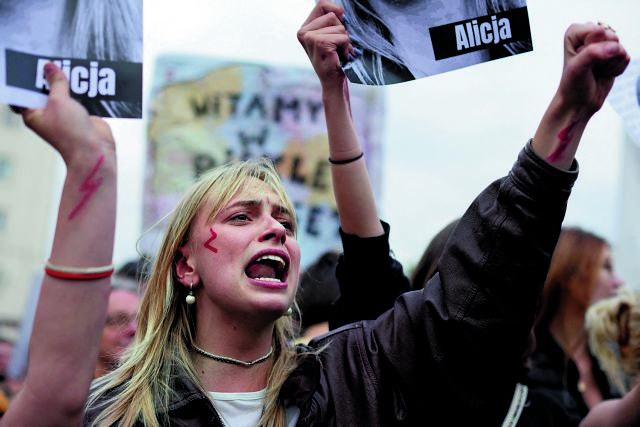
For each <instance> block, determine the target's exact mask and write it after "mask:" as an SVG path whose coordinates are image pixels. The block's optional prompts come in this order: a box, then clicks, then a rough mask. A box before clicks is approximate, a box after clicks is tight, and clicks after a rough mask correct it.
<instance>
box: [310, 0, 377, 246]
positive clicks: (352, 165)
mask: <svg viewBox="0 0 640 427" xmlns="http://www.w3.org/2000/svg"><path fill="white" fill-rule="evenodd" d="M343 20H344V15H343V11H342V9H341V8H340V7H339V6H338V5H336V4H334V3H331V2H329V1H327V0H320V1H319V2H318V3H317V4H316V6H315V7H314V8H313V10H312V12H311V14H310V15H309V17H308V18H307V20H306V21H305V22H304V24H303V25H302V27H301V28H300V30H299V31H298V40H299V41H300V43H301V44H302V46H303V47H304V49H305V51H306V52H307V55H308V56H309V59H310V60H311V64H312V65H313V68H314V70H315V71H316V74H317V75H318V78H319V79H320V84H321V86H322V102H323V105H324V113H325V119H326V122H327V133H328V136H329V158H330V160H329V161H330V162H331V177H332V182H333V191H334V194H335V198H336V203H337V205H338V212H339V214H340V226H341V227H342V230H343V231H344V232H346V233H349V234H355V235H357V236H360V237H371V236H380V235H382V234H383V229H382V226H381V224H380V219H379V216H378V211H377V209H376V203H375V198H374V196H373V190H372V188H371V181H370V180H369V175H368V172H367V167H366V164H365V162H364V157H361V154H362V147H361V146H360V141H359V140H358V136H357V134H356V130H355V126H354V124H353V118H352V117H351V106H350V103H349V85H348V80H347V77H346V76H345V74H344V72H343V71H342V68H341V67H340V63H341V62H343V61H346V60H348V58H349V57H350V56H351V57H352V56H353V55H354V54H355V51H354V49H353V46H352V45H351V42H350V40H349V35H348V33H347V30H346V29H345V27H344V25H343V24H342V21H343Z"/></svg>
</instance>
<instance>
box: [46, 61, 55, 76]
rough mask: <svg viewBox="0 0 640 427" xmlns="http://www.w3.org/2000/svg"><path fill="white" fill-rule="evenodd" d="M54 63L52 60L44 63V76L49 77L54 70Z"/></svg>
mask: <svg viewBox="0 0 640 427" xmlns="http://www.w3.org/2000/svg"><path fill="white" fill-rule="evenodd" d="M55 70H56V69H55V65H53V62H47V63H46V64H44V75H45V76H46V77H50V76H51V75H52V74H53V73H54V72H55Z"/></svg>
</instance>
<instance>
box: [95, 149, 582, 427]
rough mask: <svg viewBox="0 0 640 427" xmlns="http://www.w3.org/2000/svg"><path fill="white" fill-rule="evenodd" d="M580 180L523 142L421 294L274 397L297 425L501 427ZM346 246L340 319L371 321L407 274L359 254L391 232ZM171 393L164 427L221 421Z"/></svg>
mask: <svg viewBox="0 0 640 427" xmlns="http://www.w3.org/2000/svg"><path fill="white" fill-rule="evenodd" d="M576 176H577V165H575V164H574V168H573V170H572V171H571V172H565V171H562V170H559V169H556V168H554V167H552V166H550V165H549V164H547V163H546V162H544V161H543V160H542V159H540V158H538V157H537V156H536V155H535V154H534V153H533V151H532V150H531V148H530V146H529V145H527V146H526V147H525V148H524V149H523V150H522V152H521V153H520V155H519V156H518V160H517V161H516V163H515V164H514V166H513V168H512V170H511V172H510V173H509V175H508V176H507V177H505V178H502V179H500V180H497V181H495V182H494V183H492V184H491V185H490V186H489V187H488V188H487V189H485V190H484V191H483V192H482V193H481V194H480V195H479V196H478V197H477V198H476V200H475V201H474V202H473V204H472V205H471V207H470V208H469V209H468V210H467V212H466V213H465V214H464V216H463V217H462V219H461V221H460V224H459V226H458V227H457V228H456V230H455V231H454V232H453V234H452V236H451V238H450V239H449V242H448V244H447V247H446V248H445V251H444V253H443V256H442V258H441V259H440V263H439V271H440V273H439V274H437V275H436V276H435V277H434V278H433V279H432V281H431V282H430V283H429V285H428V286H427V287H426V289H425V290H424V291H423V290H419V291H413V292H408V293H405V294H403V295H401V296H400V297H399V298H398V299H397V300H396V302H395V304H394V307H393V309H391V310H388V311H386V312H385V313H384V314H383V315H381V316H380V317H379V318H377V319H376V320H370V321H359V322H356V323H353V324H349V325H346V326H344V327H342V328H339V329H337V330H335V331H332V332H330V333H329V334H327V335H325V336H323V337H320V338H318V339H316V340H313V341H312V342H311V343H310V346H311V348H320V347H323V346H326V348H325V349H324V350H322V351H321V352H320V353H318V354H311V355H308V356H306V357H304V358H303V359H302V361H301V363H300V365H299V366H298V368H297V369H296V370H295V371H294V372H293V373H292V375H291V376H290V377H289V378H288V379H287V381H286V382H285V384H284V386H283V388H282V391H281V397H282V398H288V399H293V401H295V402H296V404H297V406H298V407H299V408H300V417H299V420H298V424H297V425H298V426H349V427H356V426H363V427H364V426H406V425H420V426H424V425H429V426H438V425H442V426H459V425H474V426H478V425H501V423H502V421H503V419H504V416H505V414H506V413H507V410H508V407H509V404H510V402H511V396H512V395H513V392H514V387H513V385H514V384H515V382H516V377H517V375H519V374H520V370H521V366H520V359H521V358H520V357H519V355H520V354H521V352H522V349H523V347H524V346H525V343H526V340H527V337H528V335H529V332H530V330H531V327H532V324H533V320H534V316H535V313H536V307H537V302H538V298H539V294H540V291H541V288H542V285H543V284H544V279H545V277H546V274H547V270H548V268H549V263H550V261H551V255H552V253H553V250H554V248H555V245H556V242H557V239H558V236H559V233H560V228H561V225H562V220H563V218H564V213H565V209H566V201H567V199H568V197H569V194H570V191H571V187H572V185H573V182H574V180H575V179H576ZM417 224H419V218H418V219H417ZM343 244H344V258H343V259H342V261H341V264H340V266H339V268H338V271H337V274H338V279H339V281H340V282H341V284H342V285H344V286H343V287H342V289H341V292H342V295H341V301H340V302H339V303H338V311H337V313H338V315H340V313H342V315H343V316H345V317H343V318H342V320H338V322H342V321H345V320H348V316H351V315H353V316H354V318H357V319H367V318H368V315H367V313H368V312H369V310H370V309H371V307H368V306H367V300H368V297H367V295H369V294H370V293H376V292H388V290H387V289H386V287H385V284H386V283H389V282H388V281H387V280H388V279H389V277H390V275H391V276H393V275H402V274H403V273H402V270H401V267H399V265H398V264H397V263H395V262H394V261H393V259H392V258H391V257H384V258H385V259H384V260H382V259H370V258H369V257H368V255H367V254H370V253H381V251H380V249H379V248H378V249H373V246H372V245H386V252H385V251H384V250H383V251H382V253H387V254H388V252H389V251H388V234H386V235H384V236H381V237H376V238H371V239H359V238H357V237H356V236H349V235H344V234H343ZM346 285H348V287H347V286H346ZM340 307H342V308H340ZM348 307H351V309H352V310H353V313H349V312H348V311H349V310H347V308H348ZM376 309H379V307H376ZM340 310H342V311H340ZM356 311H357V312H356ZM372 311H373V310H372ZM334 325H335V323H334ZM299 348H300V350H310V349H311V348H307V347H299ZM174 390H176V395H175V398H174V400H173V401H172V404H171V408H170V414H169V417H170V419H171V424H170V425H173V426H202V425H207V426H209V425H213V426H216V425H221V423H220V421H219V417H218V416H217V414H216V412H215V410H214V409H213V405H212V404H211V403H210V401H209V399H208V397H207V396H206V395H204V394H202V393H201V392H200V391H199V390H198V388H197V387H196V386H195V385H193V384H190V383H188V382H185V381H183V380H178V382H177V383H176V386H175V387H174ZM90 417H91V415H90V414H89V418H90Z"/></svg>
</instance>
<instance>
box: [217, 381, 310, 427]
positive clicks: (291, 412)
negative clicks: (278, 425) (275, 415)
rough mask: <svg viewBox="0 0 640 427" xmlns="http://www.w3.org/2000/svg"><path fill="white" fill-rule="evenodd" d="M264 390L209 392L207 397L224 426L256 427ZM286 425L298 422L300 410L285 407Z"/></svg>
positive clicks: (290, 425)
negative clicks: (209, 398)
mask: <svg viewBox="0 0 640 427" xmlns="http://www.w3.org/2000/svg"><path fill="white" fill-rule="evenodd" d="M266 395H267V391H266V390H260V391H252V392H247V393H218V392H215V391H210V392H209V396H210V397H211V400H212V401H213V406H215V408H216V411H218V414H220V417H221V418H222V421H223V422H224V424H225V426H228V427H255V426H257V425H258V420H259V419H260V415H262V407H263V406H264V399H265V397H266ZM285 413H286V425H287V426H288V427H294V426H295V425H296V422H298V417H299V416H300V410H299V409H298V407H297V406H295V405H285Z"/></svg>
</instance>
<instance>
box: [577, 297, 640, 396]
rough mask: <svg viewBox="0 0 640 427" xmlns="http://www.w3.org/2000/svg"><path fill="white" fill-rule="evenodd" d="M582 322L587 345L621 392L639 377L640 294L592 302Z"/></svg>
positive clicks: (610, 380)
mask: <svg viewBox="0 0 640 427" xmlns="http://www.w3.org/2000/svg"><path fill="white" fill-rule="evenodd" d="M585 326H586V329H587V332H588V334H589V348H590V349H591V353H592V354H593V355H594V356H595V357H596V358H597V359H598V362H599V363H600V367H601V368H602V370H603V371H604V372H605V373H606V374H607V378H608V379H609V382H610V383H611V384H613V385H614V386H615V387H616V388H617V389H618V391H620V393H622V394H625V393H627V392H628V391H629V387H630V386H633V384H635V383H636V382H637V381H638V380H639V379H640V295H639V294H638V293H637V292H636V293H632V292H625V293H623V294H621V295H619V296H616V297H612V298H607V299H604V300H602V301H599V302H597V303H595V304H593V305H592V306H591V307H589V309H588V310H587V315H586V320H585Z"/></svg>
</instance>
